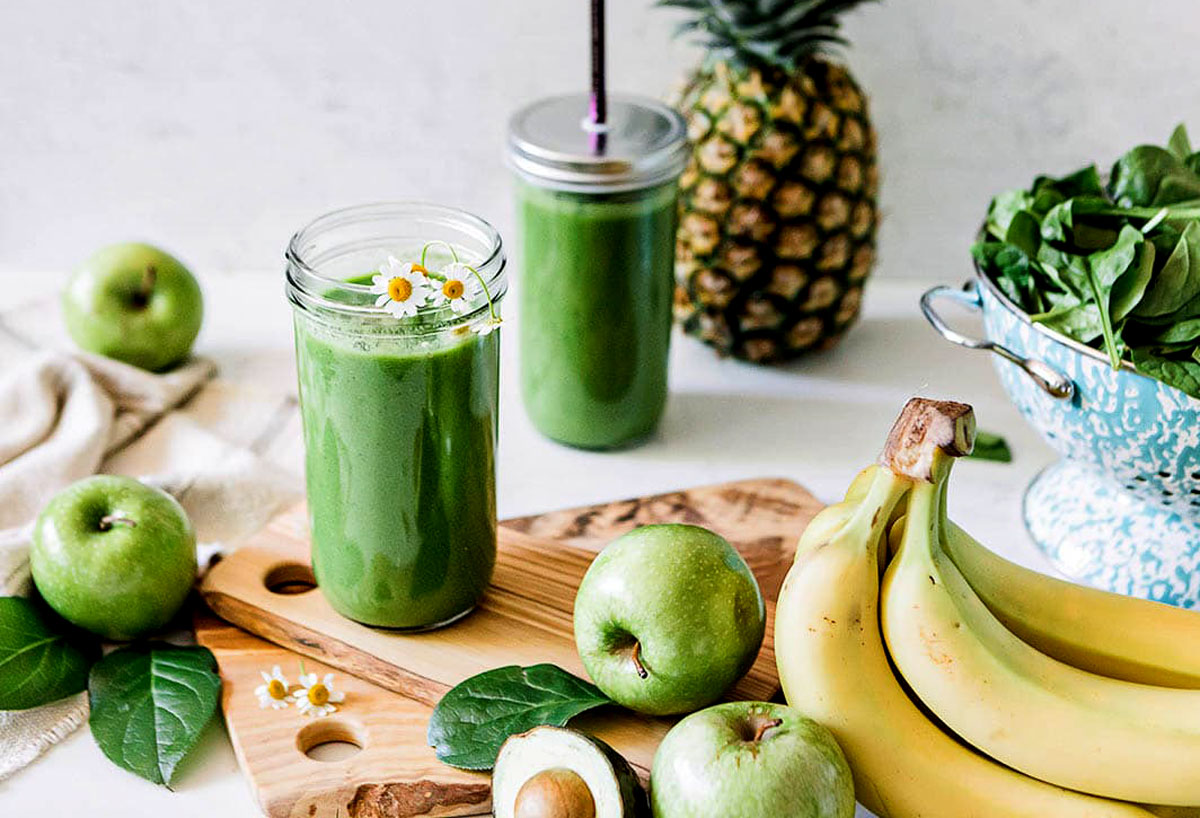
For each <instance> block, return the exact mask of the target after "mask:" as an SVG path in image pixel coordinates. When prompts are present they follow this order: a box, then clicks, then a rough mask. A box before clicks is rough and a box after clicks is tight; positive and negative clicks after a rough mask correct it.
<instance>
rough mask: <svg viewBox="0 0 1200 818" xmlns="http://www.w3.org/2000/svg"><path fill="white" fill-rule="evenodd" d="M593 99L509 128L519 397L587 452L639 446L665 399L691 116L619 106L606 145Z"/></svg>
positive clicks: (543, 422)
mask: <svg viewBox="0 0 1200 818" xmlns="http://www.w3.org/2000/svg"><path fill="white" fill-rule="evenodd" d="M588 103H589V100H588V97H587V96H586V95H583V94H578V95H569V96H563V97H553V98H550V99H545V100H541V101H539V102H536V103H534V104H532V105H530V106H528V107H527V108H525V109H523V110H521V111H519V112H518V113H517V114H516V115H515V116H514V117H513V120H512V122H511V124H510V129H509V150H510V158H511V163H512V166H513V169H514V171H515V172H516V175H517V217H518V225H519V230H520V235H521V244H520V246H521V259H520V268H521V282H520V285H521V286H520V300H521V303H520V321H519V327H518V333H519V336H520V352H521V389H522V396H523V398H524V403H525V409H526V411H527V412H528V414H529V417H530V419H531V420H532V421H533V423H534V425H535V426H536V427H537V428H538V430H539V431H541V432H542V434H544V435H546V436H547V437H549V438H551V439H553V440H557V441H559V442H561V443H566V444H568V445H571V446H577V447H580V448H586V449H610V448H618V447H622V446H627V445H630V444H633V443H636V442H638V441H640V440H642V439H644V438H645V437H647V436H648V435H649V434H651V433H652V432H653V431H654V429H655V428H656V427H657V425H658V422H659V419H660V418H661V416H662V412H663V408H664V405H665V403H666V398H667V354H668V349H669V346H670V337H671V300H672V292H673V290H674V274H673V264H674V250H675V227H676V204H677V179H678V176H679V174H680V172H681V171H682V169H683V166H684V163H685V161H686V156H687V152H686V143H685V135H684V124H683V120H682V118H681V117H680V116H679V115H678V114H677V113H675V112H674V111H672V110H670V109H669V108H667V107H665V106H663V105H660V104H659V103H657V102H654V101H652V100H646V99H640V98H635V97H621V96H617V97H612V98H611V99H610V100H609V106H608V118H607V122H606V123H605V125H604V127H603V131H602V136H603V139H600V140H598V139H597V136H598V134H597V131H596V128H595V126H590V123H588V122H587V121H586V114H587V111H588Z"/></svg>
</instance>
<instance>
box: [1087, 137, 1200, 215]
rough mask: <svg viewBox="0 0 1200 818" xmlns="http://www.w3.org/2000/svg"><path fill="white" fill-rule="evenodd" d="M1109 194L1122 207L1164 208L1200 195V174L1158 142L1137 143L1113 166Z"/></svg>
mask: <svg viewBox="0 0 1200 818" xmlns="http://www.w3.org/2000/svg"><path fill="white" fill-rule="evenodd" d="M1108 189H1109V194H1110V195H1111V196H1112V198H1113V200H1114V201H1115V202H1116V203H1117V204H1119V205H1122V206H1126V207H1129V206H1132V207H1138V206H1142V207H1151V206H1156V207H1161V206H1162V205H1169V204H1175V203H1178V202H1185V201H1188V200H1191V199H1196V198H1200V176H1197V175H1196V173H1195V172H1194V171H1193V170H1191V169H1190V168H1189V167H1188V166H1187V165H1186V164H1185V160H1184V159H1182V158H1180V157H1178V156H1176V155H1175V154H1174V153H1172V152H1171V151H1169V150H1167V149H1166V148H1160V147H1158V146H1157V145H1138V146H1137V147H1136V148H1134V149H1133V150H1131V151H1129V152H1128V153H1127V154H1125V155H1124V156H1122V157H1121V158H1120V159H1118V160H1117V163H1116V164H1115V165H1113V169H1112V174H1111V176H1110V178H1109V183H1108Z"/></svg>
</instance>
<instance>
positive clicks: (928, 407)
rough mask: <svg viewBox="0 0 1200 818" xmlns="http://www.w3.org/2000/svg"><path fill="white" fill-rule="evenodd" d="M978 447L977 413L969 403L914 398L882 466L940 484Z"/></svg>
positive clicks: (888, 445) (891, 438)
mask: <svg viewBox="0 0 1200 818" xmlns="http://www.w3.org/2000/svg"><path fill="white" fill-rule="evenodd" d="M974 446H975V411H974V410H973V409H972V408H971V407H970V406H968V405H967V404H965V403H956V402H954V401H941V400H931V399H929V398H913V399H912V400H910V401H909V402H908V403H907V404H905V405H904V409H903V410H902V411H901V412H900V417H898V418H897V419H896V423H895V424H894V425H893V426H892V431H891V432H890V433H889V434H888V439H887V443H886V444H885V445H884V447H883V453H882V454H881V455H880V456H879V462H880V464H882V465H883V466H886V467H887V468H889V469H891V470H892V471H893V472H894V473H896V474H899V475H903V476H905V477H908V478H911V479H913V480H921V481H924V482H926V483H934V482H937V480H938V478H939V477H940V475H941V473H942V472H943V471H944V469H945V468H946V466H947V461H950V462H952V459H953V458H955V457H964V456H966V455H968V454H970V453H971V450H972V449H973V448H974Z"/></svg>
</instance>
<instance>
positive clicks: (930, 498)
mask: <svg viewBox="0 0 1200 818" xmlns="http://www.w3.org/2000/svg"><path fill="white" fill-rule="evenodd" d="M950 463H951V461H950V458H948V457H946V456H945V455H944V454H942V453H940V452H939V453H937V454H936V455H935V457H934V460H933V466H932V467H931V469H930V474H931V476H932V477H933V478H934V481H933V482H924V481H918V482H916V483H915V484H914V486H913V488H912V491H911V492H910V494H909V495H908V496H909V499H908V503H907V512H906V517H905V522H904V533H903V537H902V539H901V543H900V550H899V553H898V554H897V555H896V556H895V558H893V560H892V563H891V565H890V566H889V567H888V569H887V572H886V574H885V577H884V582H883V590H882V629H883V633H884V636H885V638H886V643H887V648H888V651H889V652H890V654H891V656H892V659H893V661H894V662H895V664H896V667H897V668H898V669H899V671H900V673H901V675H902V676H903V677H904V679H905V680H906V681H907V682H908V684H909V685H910V687H911V688H912V690H913V691H914V692H915V693H916V695H917V697H918V698H920V699H921V701H923V702H924V703H925V705H926V706H927V707H928V708H929V709H930V710H931V711H932V712H933V713H934V714H935V715H937V717H938V718H939V719H940V720H941V721H942V722H943V723H944V724H945V725H946V726H947V727H949V728H950V729H951V730H952V731H954V732H955V733H956V734H958V735H959V736H960V737H961V738H963V739H964V740H965V741H967V742H968V743H969V744H971V745H972V746H974V747H976V748H977V749H978V750H980V751H981V752H983V753H986V754H987V755H989V756H991V757H992V758H995V759H996V760H998V761H1000V762H1001V763H1004V764H1006V765H1008V766H1010V767H1013V768H1014V769H1017V770H1020V771H1022V772H1024V773H1026V774H1028V775H1030V776H1033V777H1036V778H1039V779H1042V780H1044V781H1049V782H1052V783H1054V784H1058V785H1060V786H1063V787H1068V788H1070V789H1073V790H1079V791H1082V792H1089V793H1093V794H1096V795H1101V796H1105V797H1109V798H1119V799H1124V800H1128V801H1141V802H1148V803H1157V804H1171V805H1176V804H1177V805H1189V804H1200V691H1193V690H1177V689H1170V688H1165V687H1156V686H1151V685H1141V684H1134V683H1131V682H1126V681H1121V680H1116V679H1110V678H1107V677H1103V676H1099V675H1095V674H1092V673H1088V672H1086V671H1083V670H1080V669H1078V668H1075V667H1072V666H1070V665H1067V664H1064V663H1062V662H1059V661H1057V660H1055V659H1053V658H1051V657H1049V656H1047V655H1045V654H1043V653H1041V652H1040V651H1038V650H1036V649H1035V648H1033V647H1031V646H1030V645H1028V644H1026V643H1025V642H1022V641H1021V640H1020V639H1019V638H1017V636H1015V635H1014V634H1013V633H1012V632H1011V631H1009V630H1008V629H1007V628H1005V627H1004V625H1003V624H1002V623H1001V622H1000V621H999V620H998V619H997V618H996V617H995V616H994V615H993V614H992V613H991V612H990V611H989V610H988V608H987V606H986V605H984V603H983V601H982V600H981V599H980V598H979V596H978V595H977V594H976V593H975V592H974V591H973V590H972V589H971V586H970V585H969V584H968V583H967V581H966V579H965V578H964V577H963V575H962V574H961V573H960V572H959V570H958V568H957V567H956V566H955V564H954V562H953V561H952V560H951V559H950V558H949V557H948V556H947V555H946V554H945V553H944V551H943V549H942V547H941V546H940V542H941V525H940V521H941V516H942V511H941V508H942V503H943V502H944V500H943V496H942V495H943V492H944V489H945V485H946V477H947V476H948V473H949V468H950Z"/></svg>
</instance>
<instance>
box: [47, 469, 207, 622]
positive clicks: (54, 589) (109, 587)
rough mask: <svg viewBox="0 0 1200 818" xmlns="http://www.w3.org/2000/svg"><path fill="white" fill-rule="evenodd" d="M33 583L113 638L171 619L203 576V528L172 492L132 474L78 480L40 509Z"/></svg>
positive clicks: (73, 617) (56, 605)
mask: <svg viewBox="0 0 1200 818" xmlns="http://www.w3.org/2000/svg"><path fill="white" fill-rule="evenodd" d="M29 563H30V567H31V568H32V569H33V582H34V584H35V585H37V589H38V591H40V592H41V594H42V597H43V598H44V599H45V600H46V602H47V603H48V604H49V605H50V607H51V608H53V609H54V610H56V611H57V612H58V613H59V615H60V616H62V617H63V618H64V619H66V620H67V621H68V622H71V623H73V624H75V625H78V626H79V627H81V628H84V629H86V630H89V631H91V632H93V633H96V634H99V635H100V636H103V637H106V638H108V639H121V640H124V639H135V638H137V637H139V636H145V635H146V634H149V633H153V632H154V631H156V630H159V629H160V628H162V627H163V625H165V624H167V623H168V622H169V621H170V620H171V617H173V616H174V615H175V613H176V612H177V611H178V610H179V608H180V607H181V606H182V605H183V602H184V600H185V599H186V598H187V595H188V591H189V590H191V587H192V583H193V582H194V581H195V579H196V535H195V533H194V532H193V530H192V524H191V521H190V520H188V516H187V514H186V512H184V510H183V507H182V506H180V505H179V503H177V502H176V501H175V498H173V497H171V495H169V494H167V493H166V492H163V491H160V490H158V489H156V488H153V487H151V486H147V485H145V484H143V483H139V482H138V481H137V480H133V479H131V478H129V477H118V476H116V475H107V474H103V475H97V476H95V477H88V478H86V479H84V480H80V481H79V482H77V483H73V484H72V485H70V486H68V487H67V488H65V489H63V490H62V491H60V492H59V493H58V494H56V495H54V497H52V498H51V499H50V502H49V503H47V504H46V507H45V508H44V509H42V513H41V514H40V515H38V518H37V521H36V522H35V523H34V528H33V545H32V548H31V549H30V552H29Z"/></svg>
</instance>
